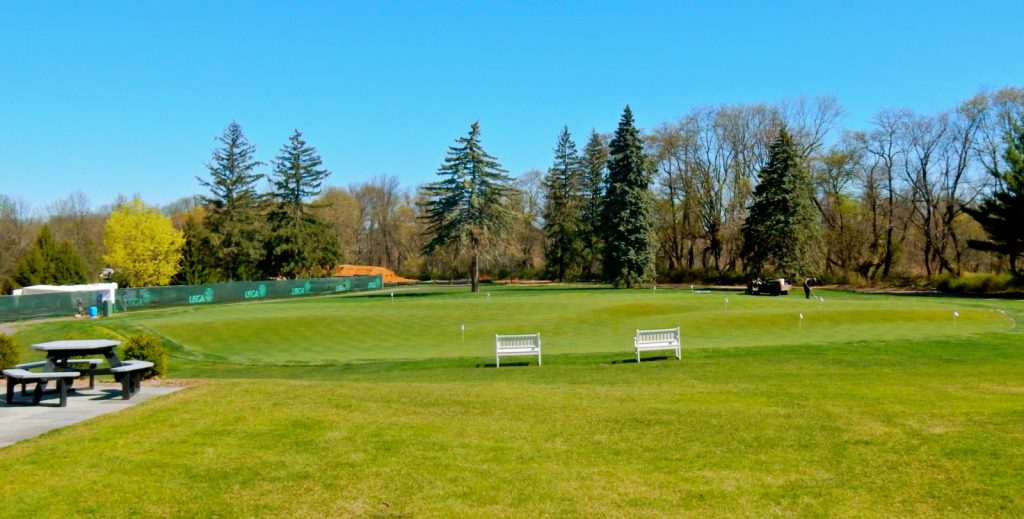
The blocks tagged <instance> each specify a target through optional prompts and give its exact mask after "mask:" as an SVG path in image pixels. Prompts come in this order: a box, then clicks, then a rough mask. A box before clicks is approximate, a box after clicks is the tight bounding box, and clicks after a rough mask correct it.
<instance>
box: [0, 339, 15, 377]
mask: <svg viewBox="0 0 1024 519" xmlns="http://www.w3.org/2000/svg"><path fill="white" fill-rule="evenodd" d="M17 363H18V346H17V345H16V344H14V339H13V338H11V336H10V335H7V334H6V333H0V369H7V368H13V367H14V365H15V364H17Z"/></svg>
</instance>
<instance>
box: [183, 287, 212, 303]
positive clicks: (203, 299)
mask: <svg viewBox="0 0 1024 519" xmlns="http://www.w3.org/2000/svg"><path fill="white" fill-rule="evenodd" d="M211 301H213V289H212V288H207V289H206V290H203V293H202V294H192V295H190V296H188V304H190V305H194V304H199V303H209V302H211Z"/></svg>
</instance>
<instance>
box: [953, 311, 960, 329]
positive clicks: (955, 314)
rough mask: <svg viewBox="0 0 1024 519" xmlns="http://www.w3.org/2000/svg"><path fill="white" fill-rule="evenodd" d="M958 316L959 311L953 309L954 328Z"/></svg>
mask: <svg viewBox="0 0 1024 519" xmlns="http://www.w3.org/2000/svg"><path fill="white" fill-rule="evenodd" d="M957 317H960V312H957V311H956V310H953V328H956V318H957Z"/></svg>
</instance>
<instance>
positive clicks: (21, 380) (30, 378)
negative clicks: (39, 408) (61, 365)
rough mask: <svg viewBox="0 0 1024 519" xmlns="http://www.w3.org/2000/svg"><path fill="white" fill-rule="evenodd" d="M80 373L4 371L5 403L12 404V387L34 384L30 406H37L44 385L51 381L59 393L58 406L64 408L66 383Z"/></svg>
mask: <svg viewBox="0 0 1024 519" xmlns="http://www.w3.org/2000/svg"><path fill="white" fill-rule="evenodd" d="M79 375H81V373H79V372H77V371H53V372H42V373H40V372H33V371H29V370H27V369H20V368H13V369H5V370H4V377H6V378H7V403H8V404H13V403H14V386H16V385H18V384H22V387H24V384H26V383H31V382H34V383H35V384H36V390H35V392H34V393H33V395H32V404H33V405H38V404H39V401H40V400H41V399H42V398H43V390H44V389H46V383H47V382H49V381H51V380H56V381H57V392H58V393H60V406H61V407H65V406H67V405H68V385H69V384H68V381H69V380H71V379H73V378H76V377H78V376H79Z"/></svg>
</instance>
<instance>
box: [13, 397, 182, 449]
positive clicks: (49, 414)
mask: <svg viewBox="0 0 1024 519" xmlns="http://www.w3.org/2000/svg"><path fill="white" fill-rule="evenodd" d="M77 383H78V384H81V381H78V382H77ZM2 384H3V387H2V391H0V395H3V394H4V393H3V391H6V389H7V387H6V381H4V382H3V383H2ZM51 386H52V384H51ZM32 387H33V385H31V384H30V385H29V392H30V393H31V390H32ZM179 389H182V388H181V387H178V386H147V385H146V383H145V382H143V383H142V391H140V392H139V393H137V394H135V395H134V396H132V399H131V400H123V399H122V398H121V386H120V384H118V385H103V384H100V383H97V384H96V389H76V390H75V392H73V393H70V394H68V405H67V407H57V405H58V404H59V397H58V395H57V394H47V395H43V400H42V402H41V405H17V404H14V405H8V404H7V403H6V398H4V397H3V396H0V448H3V447H6V446H8V445H11V444H12V443H15V442H19V441H21V440H24V439H27V438H33V437H35V436H39V435H40V434H43V433H44V432H47V431H52V430H53V429H59V428H61V427H66V426H68V425H72V424H76V423H78V422H83V421H85V420H88V419H90V418H94V417H97V416H100V415H102V414H107V413H112V412H114V411H119V410H121V409H125V408H128V407H131V406H133V405H136V404H139V403H142V402H145V401H146V400H149V399H150V398H155V397H158V396H162V395H166V394H169V393H173V392H175V391H177V390H179ZM14 401H15V402H28V403H29V404H31V402H32V396H31V395H29V396H21V388H20V387H18V388H15V398H14Z"/></svg>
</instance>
